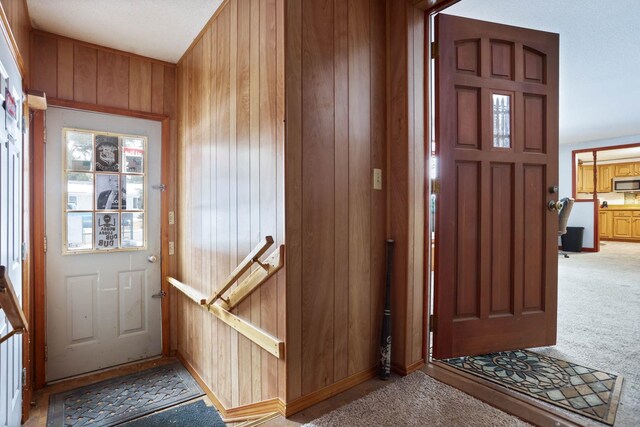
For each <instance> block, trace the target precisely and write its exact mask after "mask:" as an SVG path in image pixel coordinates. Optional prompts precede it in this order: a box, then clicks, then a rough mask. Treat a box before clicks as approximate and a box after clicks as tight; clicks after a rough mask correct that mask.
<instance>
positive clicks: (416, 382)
mask: <svg viewBox="0 0 640 427" xmlns="http://www.w3.org/2000/svg"><path fill="white" fill-rule="evenodd" d="M427 425H428V426H478V427H480V426H496V427H502V426H504V427H519V426H529V424H527V423H525V422H523V421H521V420H519V419H518V418H516V417H513V416H511V415H509V414H507V413H505V412H502V411H500V410H499V409H496V408H494V407H492V406H489V405H487V404H486V403H483V402H481V401H480V400H478V399H475V398H473V397H471V396H469V395H468V394H465V393H463V392H461V391H460V390H458V389H455V388H453V387H449V386H448V385H446V384H443V383H441V382H439V381H436V380H434V379H433V378H431V377H429V376H428V375H427V374H425V373H424V372H422V371H417V372H414V373H412V374H410V375H407V376H406V377H404V378H401V379H399V380H397V381H394V382H393V383H391V384H389V385H388V386H386V387H384V388H381V389H379V390H376V391H374V392H373V393H371V394H368V395H367V396H365V397H362V398H360V399H358V400H356V401H354V402H351V403H349V404H348V405H345V406H343V407H341V408H338V409H336V410H334V411H332V412H330V413H328V414H326V415H324V416H322V417H320V418H318V419H316V420H313V421H311V422H310V423H308V424H305V426H308V427H314V426H317V427H324V426H326V427H329V426H332V427H333V426H350V427H351V426H353V427H358V426H362V427H370V426H427Z"/></svg>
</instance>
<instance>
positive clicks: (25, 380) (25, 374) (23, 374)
mask: <svg viewBox="0 0 640 427" xmlns="http://www.w3.org/2000/svg"><path fill="white" fill-rule="evenodd" d="M26 386H27V368H22V388H25V387H26Z"/></svg>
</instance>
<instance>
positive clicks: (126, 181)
mask: <svg viewBox="0 0 640 427" xmlns="http://www.w3.org/2000/svg"><path fill="white" fill-rule="evenodd" d="M62 132H63V141H64V159H65V160H64V162H63V164H64V180H65V181H64V182H65V195H64V204H63V211H64V220H63V230H64V247H63V252H64V253H85V252H96V251H101V252H102V251H117V250H135V249H145V248H146V240H147V239H146V229H147V227H146V222H145V221H146V216H145V205H146V203H145V197H146V191H145V188H146V183H147V179H146V171H145V166H146V161H145V157H146V147H147V138H146V137H144V136H133V135H125V134H118V133H112V132H96V131H91V130H80V129H67V128H65V129H63V131H62Z"/></svg>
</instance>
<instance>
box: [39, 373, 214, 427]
mask: <svg viewBox="0 0 640 427" xmlns="http://www.w3.org/2000/svg"><path fill="white" fill-rule="evenodd" d="M202 395H204V392H203V391H202V389H201V388H200V387H199V386H198V383H196V381H195V380H194V379H193V377H191V375H190V374H189V372H187V370H186V369H185V368H184V367H183V366H182V365H181V364H180V363H177V362H176V363H172V364H169V365H164V366H159V367H156V368H151V369H147V370H144V371H141V372H136V373H134V374H130V375H126V376H123V377H118V378H113V379H109V380H105V381H101V382H99V383H96V384H91V385H89V386H85V387H80V388H76V389H74V390H69V391H65V392H62V393H56V394H53V395H51V397H50V398H49V412H48V414H47V427H61V426H73V427H80V426H86V425H91V426H99V427H108V426H115V425H118V424H121V423H124V422H125V421H129V420H132V419H135V418H138V417H142V416H144V415H147V414H150V413H153V412H156V411H159V410H161V409H163V408H168V407H170V406H173V405H176V404H178V403H182V402H186V401H187V400H191V399H193V398H196V397H199V396H202Z"/></svg>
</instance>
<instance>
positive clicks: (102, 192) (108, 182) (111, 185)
mask: <svg viewBox="0 0 640 427" xmlns="http://www.w3.org/2000/svg"><path fill="white" fill-rule="evenodd" d="M119 183H120V177H119V176H118V175H116V174H111V173H109V174H107V173H98V174H96V209H97V210H102V209H106V210H118V200H119V199H120V192H121V189H120V185H119ZM124 202H126V199H124V198H123V203H124ZM122 209H125V207H124V206H123V207H122Z"/></svg>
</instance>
